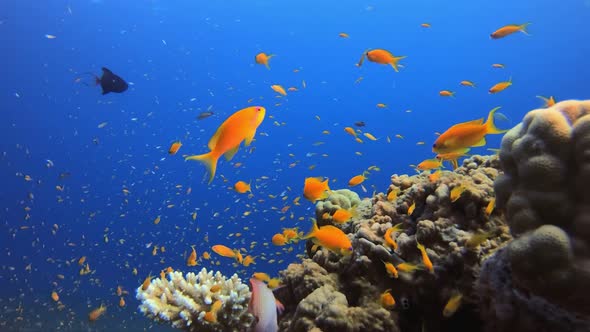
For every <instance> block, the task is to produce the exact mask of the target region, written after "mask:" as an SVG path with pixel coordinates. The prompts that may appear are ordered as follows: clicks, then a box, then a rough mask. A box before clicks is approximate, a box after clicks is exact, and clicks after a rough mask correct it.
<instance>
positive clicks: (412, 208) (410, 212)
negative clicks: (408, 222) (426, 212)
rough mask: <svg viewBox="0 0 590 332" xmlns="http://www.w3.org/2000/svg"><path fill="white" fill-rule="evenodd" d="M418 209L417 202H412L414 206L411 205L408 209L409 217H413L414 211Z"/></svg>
mask: <svg viewBox="0 0 590 332" xmlns="http://www.w3.org/2000/svg"><path fill="white" fill-rule="evenodd" d="M415 209H416V202H415V201H414V202H412V205H410V207H409V208H408V216H411V215H412V213H414V210H415Z"/></svg>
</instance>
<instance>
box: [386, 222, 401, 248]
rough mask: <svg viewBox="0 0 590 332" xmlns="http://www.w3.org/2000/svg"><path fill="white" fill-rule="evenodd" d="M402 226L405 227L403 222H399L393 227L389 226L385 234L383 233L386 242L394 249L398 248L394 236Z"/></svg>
mask: <svg viewBox="0 0 590 332" xmlns="http://www.w3.org/2000/svg"><path fill="white" fill-rule="evenodd" d="M402 227H403V224H402V223H399V224H397V225H395V226H393V227H389V228H388V229H387V230H386V231H385V235H383V239H385V243H386V244H387V245H388V246H390V247H391V248H392V249H393V250H396V249H397V243H396V242H395V240H394V239H393V237H394V236H395V234H397V233H398V232H399V231H400V230H401V228H402Z"/></svg>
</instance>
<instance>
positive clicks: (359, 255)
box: [278, 156, 510, 331]
mask: <svg viewBox="0 0 590 332" xmlns="http://www.w3.org/2000/svg"><path fill="white" fill-rule="evenodd" d="M498 168H499V163H498V158H497V157H496V156H491V157H481V156H473V157H471V158H469V159H468V160H466V161H464V163H463V166H462V167H460V168H458V169H457V170H456V171H455V172H448V171H444V172H442V175H441V177H440V178H438V179H434V180H431V178H430V177H429V176H428V174H420V175H415V176H407V175H402V176H397V175H394V176H392V178H391V181H392V184H391V185H390V187H389V190H388V193H387V194H384V193H381V194H377V195H375V196H374V197H373V198H372V199H365V200H362V201H360V202H359V203H358V205H357V208H358V209H361V210H362V211H371V212H370V213H368V215H367V214H366V213H364V212H363V213H360V214H359V215H358V216H357V217H356V218H353V219H352V220H351V221H349V222H347V223H345V224H341V225H337V226H338V227H339V228H341V229H342V230H343V231H344V232H345V233H347V235H348V237H349V238H350V239H351V241H352V247H353V253H352V255H346V256H343V255H338V254H336V253H333V252H330V251H328V250H325V249H320V250H317V251H315V252H312V251H311V250H309V249H310V248H309V246H308V255H309V256H310V258H311V259H303V261H302V263H300V264H291V265H289V267H288V268H287V269H286V270H284V271H282V272H281V274H282V277H283V283H284V285H285V289H283V290H281V292H280V294H279V295H278V297H279V299H280V300H281V301H283V303H284V304H285V305H286V307H287V310H286V313H285V314H284V315H283V316H282V317H281V318H280V322H279V326H280V328H281V330H284V331H310V330H313V331H320V330H321V331H397V330H399V329H400V328H401V329H403V328H404V324H406V326H414V327H415V326H416V324H417V322H418V323H419V322H422V324H424V326H425V328H427V329H428V327H435V326H436V324H439V323H440V321H441V320H442V319H443V318H442V312H443V307H444V306H445V303H446V302H447V301H448V300H449V298H450V297H451V296H452V295H453V294H455V293H456V292H457V291H458V292H461V293H462V294H463V298H464V300H463V302H464V303H466V304H464V305H463V306H464V307H469V306H471V307H473V305H471V304H472V303H475V302H476V300H477V297H476V296H475V295H476V294H473V289H472V286H473V281H474V280H475V276H476V275H477V272H478V271H479V266H480V264H481V262H482V261H483V259H484V258H485V257H486V256H487V255H489V254H490V253H491V252H493V251H494V250H496V249H497V248H498V247H500V246H501V245H503V243H505V242H506V241H508V240H509V239H510V236H509V235H508V230H507V227H505V225H504V224H503V219H502V218H501V217H500V216H499V215H498V214H497V213H494V212H492V213H491V214H490V213H488V212H487V210H488V209H487V207H488V206H489V205H490V202H491V201H492V200H493V190H492V188H493V181H494V179H495V178H496V177H497V176H498ZM459 186H463V187H464V188H465V189H464V191H463V192H462V193H461V194H460V197H459V198H458V199H456V200H454V201H452V200H451V198H450V192H451V191H452V189H453V188H455V187H459ZM333 192H334V191H333ZM335 192H338V191H335ZM343 204H346V203H343ZM412 205H413V206H414V207H415V209H414V211H413V212H412V213H411V214H410V215H408V210H409V208H410V206H412ZM335 206H337V207H335ZM339 207H342V208H346V207H345V206H342V205H340V203H337V202H335V201H330V202H329V204H328V203H327V202H320V203H318V205H316V216H318V215H319V216H321V215H322V214H323V213H325V212H333V211H332V210H333V209H338V208H339ZM318 219H319V218H318ZM324 223H329V220H324ZM396 224H400V225H398V226H397V227H393V226H394V225H396ZM392 228H394V229H396V231H395V232H392ZM484 233H485V234H489V236H487V237H485V238H483V239H482V240H481V241H479V242H477V243H476V244H475V245H471V246H469V245H467V244H468V241H469V240H470V239H472V238H473V235H474V234H484ZM386 234H389V235H390V236H391V238H390V239H389V240H386V239H385V238H384V236H385V235H386ZM392 234H393V235H392ZM391 242H395V243H396V246H395V247H393V246H392V244H391ZM417 242H419V243H421V244H423V245H425V247H426V248H427V249H426V254H427V255H428V256H429V258H430V259H431V260H432V262H433V263H434V269H433V271H432V272H430V271H428V270H427V268H426V267H425V266H424V264H423V263H422V262H423V261H422V259H423V258H422V254H421V252H420V251H419V250H418V248H417ZM402 263H407V264H404V265H402V267H406V266H408V265H413V266H414V267H415V269H414V270H412V271H407V270H404V271H402V270H401V268H400V269H399V271H396V272H395V273H393V271H392V267H399V266H400V264H402ZM387 264H389V265H387ZM388 266H389V267H388ZM389 289H390V290H391V294H392V295H393V297H394V299H395V302H396V304H395V306H394V307H393V309H391V306H389V305H385V304H384V303H383V302H382V301H383V300H382V298H383V296H382V295H383V294H387V290H389ZM474 315H475V314H474Z"/></svg>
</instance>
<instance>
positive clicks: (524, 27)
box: [518, 22, 531, 36]
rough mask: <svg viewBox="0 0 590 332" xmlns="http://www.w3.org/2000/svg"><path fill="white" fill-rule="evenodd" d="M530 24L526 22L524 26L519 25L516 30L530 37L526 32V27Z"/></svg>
mask: <svg viewBox="0 0 590 332" xmlns="http://www.w3.org/2000/svg"><path fill="white" fill-rule="evenodd" d="M530 24H531V22H527V23H525V24H521V25H520V26H519V27H518V28H519V30H520V32H522V33H524V34H525V35H527V36H530V35H531V34H530V33H529V32H528V31H527V29H526V28H527V27H528V26H529V25H530Z"/></svg>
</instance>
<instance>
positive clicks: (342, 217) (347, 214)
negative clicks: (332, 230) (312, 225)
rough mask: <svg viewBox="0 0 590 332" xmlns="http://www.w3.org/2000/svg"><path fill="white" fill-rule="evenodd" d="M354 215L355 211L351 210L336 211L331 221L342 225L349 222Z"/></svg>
mask: <svg viewBox="0 0 590 332" xmlns="http://www.w3.org/2000/svg"><path fill="white" fill-rule="evenodd" d="M355 215H356V210H355V209H354V208H351V209H350V210H346V209H338V210H336V212H334V214H333V215H332V221H333V222H336V223H338V224H343V223H345V222H347V221H349V220H350V219H351V218H352V217H354V216H355Z"/></svg>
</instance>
